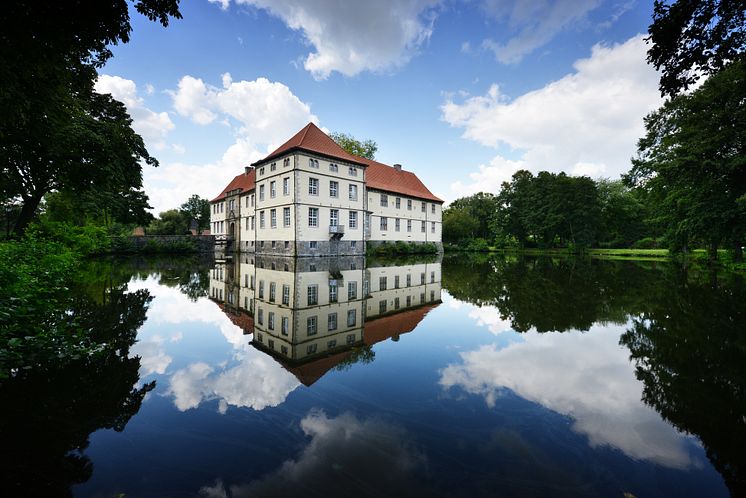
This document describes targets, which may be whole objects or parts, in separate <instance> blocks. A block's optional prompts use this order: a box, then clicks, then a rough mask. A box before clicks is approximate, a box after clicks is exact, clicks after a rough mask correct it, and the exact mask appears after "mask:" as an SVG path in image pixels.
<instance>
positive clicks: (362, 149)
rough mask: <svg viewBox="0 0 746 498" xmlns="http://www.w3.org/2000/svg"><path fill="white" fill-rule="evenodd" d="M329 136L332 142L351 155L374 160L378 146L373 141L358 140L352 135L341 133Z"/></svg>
mask: <svg viewBox="0 0 746 498" xmlns="http://www.w3.org/2000/svg"><path fill="white" fill-rule="evenodd" d="M329 136H330V137H331V139H332V140H334V141H335V142H337V144H339V146H340V147H342V148H343V149H344V150H346V151H347V152H349V153H350V154H352V155H355V156H360V157H365V158H367V159H375V158H376V152H378V144H377V143H376V142H374V141H373V140H358V139H356V138H355V137H353V136H352V135H348V134H347V133H341V132H334V133H330V134H329Z"/></svg>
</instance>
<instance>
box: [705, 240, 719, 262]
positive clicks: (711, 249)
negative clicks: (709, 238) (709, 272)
mask: <svg viewBox="0 0 746 498" xmlns="http://www.w3.org/2000/svg"><path fill="white" fill-rule="evenodd" d="M707 260H708V261H709V262H710V263H711V264H712V263H716V262H717V260H718V244H717V242H710V245H709V246H708V247H707Z"/></svg>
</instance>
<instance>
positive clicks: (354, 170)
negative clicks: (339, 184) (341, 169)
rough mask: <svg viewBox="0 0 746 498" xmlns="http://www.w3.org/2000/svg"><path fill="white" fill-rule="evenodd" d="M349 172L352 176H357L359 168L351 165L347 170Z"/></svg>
mask: <svg viewBox="0 0 746 498" xmlns="http://www.w3.org/2000/svg"><path fill="white" fill-rule="evenodd" d="M347 174H348V175H350V176H357V168H353V167H352V166H350V169H348V170H347Z"/></svg>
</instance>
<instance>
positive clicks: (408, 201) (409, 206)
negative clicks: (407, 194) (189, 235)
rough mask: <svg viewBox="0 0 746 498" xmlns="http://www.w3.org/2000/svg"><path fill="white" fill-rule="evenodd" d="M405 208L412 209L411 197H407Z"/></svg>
mask: <svg viewBox="0 0 746 498" xmlns="http://www.w3.org/2000/svg"><path fill="white" fill-rule="evenodd" d="M407 209H408V210H409V211H411V210H412V199H407Z"/></svg>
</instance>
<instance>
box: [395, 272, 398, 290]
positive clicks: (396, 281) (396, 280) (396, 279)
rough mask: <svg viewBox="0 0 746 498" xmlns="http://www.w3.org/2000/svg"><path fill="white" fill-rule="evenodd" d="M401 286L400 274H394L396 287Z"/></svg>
mask: <svg viewBox="0 0 746 498" xmlns="http://www.w3.org/2000/svg"><path fill="white" fill-rule="evenodd" d="M398 288H399V275H394V289H398Z"/></svg>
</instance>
